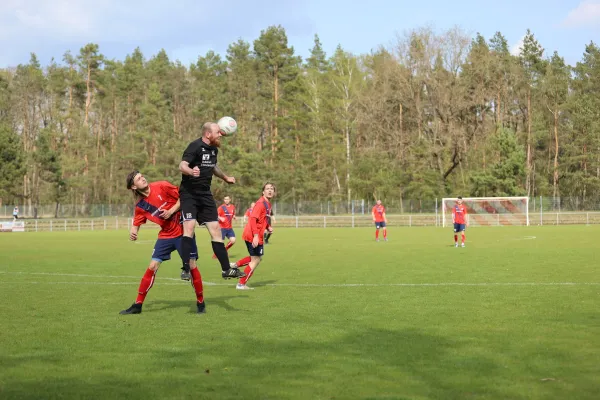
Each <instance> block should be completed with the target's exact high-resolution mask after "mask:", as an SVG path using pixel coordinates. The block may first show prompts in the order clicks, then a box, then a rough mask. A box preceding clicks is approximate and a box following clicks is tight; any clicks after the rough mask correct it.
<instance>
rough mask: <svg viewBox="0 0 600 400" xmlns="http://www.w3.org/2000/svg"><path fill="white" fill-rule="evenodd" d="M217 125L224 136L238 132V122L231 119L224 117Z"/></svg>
mask: <svg viewBox="0 0 600 400" xmlns="http://www.w3.org/2000/svg"><path fill="white" fill-rule="evenodd" d="M217 124H218V125H219V129H220V130H221V132H222V133H223V135H224V136H231V135H233V134H234V133H235V132H236V131H237V122H235V119H233V118H231V117H223V118H221V119H220V120H219V122H217Z"/></svg>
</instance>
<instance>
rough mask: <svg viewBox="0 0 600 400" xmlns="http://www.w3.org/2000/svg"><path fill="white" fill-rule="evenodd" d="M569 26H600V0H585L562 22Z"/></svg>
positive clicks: (563, 24)
mask: <svg viewBox="0 0 600 400" xmlns="http://www.w3.org/2000/svg"><path fill="white" fill-rule="evenodd" d="M561 25H562V26H564V27H567V28H587V27H595V28H600V0H584V1H582V2H581V3H579V5H578V6H577V7H576V8H574V9H573V10H571V11H570V12H569V15H567V18H566V19H565V20H564V21H563V22H562V24H561Z"/></svg>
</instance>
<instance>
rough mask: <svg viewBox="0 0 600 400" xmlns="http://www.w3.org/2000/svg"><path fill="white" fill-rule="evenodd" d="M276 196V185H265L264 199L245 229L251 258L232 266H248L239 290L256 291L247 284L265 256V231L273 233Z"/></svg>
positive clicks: (255, 208) (259, 201)
mask: <svg viewBox="0 0 600 400" xmlns="http://www.w3.org/2000/svg"><path fill="white" fill-rule="evenodd" d="M274 196H275V185H273V184H272V183H269V182H267V183H265V185H264V186H263V190H262V197H261V198H260V199H258V200H257V201H256V204H255V205H254V208H253V209H252V213H251V214H250V217H249V218H248V223H247V224H246V227H245V228H244V233H243V235H242V238H243V239H244V241H245V242H246V248H247V249H248V254H249V255H250V256H249V257H244V258H242V259H241V260H239V261H238V262H236V263H235V264H232V265H231V267H232V268H236V267H237V268H241V267H243V266H246V268H245V269H244V273H245V274H246V276H245V277H243V278H241V279H240V281H239V283H238V284H237V285H236V287H235V288H236V289H238V290H248V289H254V288H251V287H250V286H247V285H246V283H247V282H248V280H249V279H250V278H251V277H252V274H253V273H254V271H255V270H256V267H258V264H260V262H261V260H262V256H263V255H264V246H263V244H264V241H263V240H264V239H263V237H264V236H263V235H264V233H265V231H268V232H271V231H272V228H271V226H270V225H269V222H268V221H269V216H270V215H271V199H272V198H273V197H274Z"/></svg>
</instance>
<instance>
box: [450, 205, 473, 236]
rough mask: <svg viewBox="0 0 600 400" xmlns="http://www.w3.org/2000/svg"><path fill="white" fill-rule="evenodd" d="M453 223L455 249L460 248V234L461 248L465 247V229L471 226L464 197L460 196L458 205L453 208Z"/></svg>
mask: <svg viewBox="0 0 600 400" xmlns="http://www.w3.org/2000/svg"><path fill="white" fill-rule="evenodd" d="M452 223H453V224H454V247H458V232H460V233H461V239H462V245H461V246H462V247H465V229H466V227H467V226H469V217H468V215H467V207H465V205H464V204H463V200H462V196H458V198H457V199H456V204H455V205H454V207H452Z"/></svg>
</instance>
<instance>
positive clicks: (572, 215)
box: [22, 212, 600, 232]
mask: <svg viewBox="0 0 600 400" xmlns="http://www.w3.org/2000/svg"><path fill="white" fill-rule="evenodd" d="M529 218H530V225H532V226H533V225H593V224H600V212H544V213H530V214H529ZM501 221H502V219H501V218H499V219H498V222H497V223H496V224H494V223H493V222H492V223H490V225H488V226H502V223H501ZM22 222H24V224H25V231H26V232H61V231H62V232H65V231H107V230H127V229H129V227H130V226H131V224H132V219H131V218H123V217H111V218H95V219H92V218H80V219H67V218H64V219H51V218H48V219H25V220H23V221H22ZM243 226H244V219H243V218H239V219H238V220H237V221H235V222H234V228H236V229H241V228H242V227H243ZM273 226H274V227H275V228H276V229H277V228H323V229H328V228H363V227H373V221H372V219H371V217H370V216H363V215H338V216H331V215H329V216H328V215H323V216H316V215H314V216H278V217H276V218H275V221H274V223H273ZM388 226H389V227H407V228H410V227H427V226H429V227H441V226H442V217H441V215H440V214H438V215H436V214H408V215H400V214H392V215H389V216H388ZM142 229H151V230H158V225H155V224H150V223H149V224H145V225H144V226H143V228H142Z"/></svg>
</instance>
